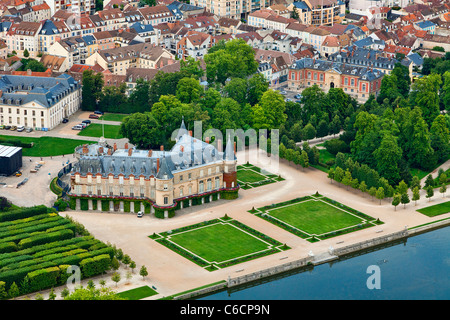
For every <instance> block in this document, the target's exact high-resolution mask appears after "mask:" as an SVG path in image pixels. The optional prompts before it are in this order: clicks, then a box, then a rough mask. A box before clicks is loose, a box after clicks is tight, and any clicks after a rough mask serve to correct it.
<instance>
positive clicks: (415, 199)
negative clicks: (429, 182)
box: [412, 186, 420, 205]
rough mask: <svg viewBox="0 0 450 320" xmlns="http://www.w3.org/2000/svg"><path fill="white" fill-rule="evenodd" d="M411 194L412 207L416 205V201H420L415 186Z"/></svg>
mask: <svg viewBox="0 0 450 320" xmlns="http://www.w3.org/2000/svg"><path fill="white" fill-rule="evenodd" d="M412 192H413V197H412V199H413V201H414V205H417V200H419V199H420V191H419V188H418V187H417V186H415V187H414V189H413V190H412Z"/></svg>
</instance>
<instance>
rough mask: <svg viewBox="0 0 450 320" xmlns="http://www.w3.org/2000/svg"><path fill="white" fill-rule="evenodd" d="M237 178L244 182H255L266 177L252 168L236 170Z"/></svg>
mask: <svg viewBox="0 0 450 320" xmlns="http://www.w3.org/2000/svg"><path fill="white" fill-rule="evenodd" d="M237 179H238V180H240V181H245V182H257V181H262V180H265V179H266V177H265V176H263V175H261V174H259V173H257V172H255V171H252V170H238V171H237Z"/></svg>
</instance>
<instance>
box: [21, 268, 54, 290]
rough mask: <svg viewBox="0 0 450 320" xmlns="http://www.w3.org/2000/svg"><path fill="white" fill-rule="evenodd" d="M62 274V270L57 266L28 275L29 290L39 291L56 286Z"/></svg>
mask: <svg viewBox="0 0 450 320" xmlns="http://www.w3.org/2000/svg"><path fill="white" fill-rule="evenodd" d="M60 273H61V270H60V269H59V268H58V267H56V266H55V267H49V268H45V269H39V270H35V271H32V272H30V273H28V274H27V277H28V280H29V289H30V290H31V291H39V290H43V289H48V288H51V287H54V286H56V285H57V284H58V277H59V275H60Z"/></svg>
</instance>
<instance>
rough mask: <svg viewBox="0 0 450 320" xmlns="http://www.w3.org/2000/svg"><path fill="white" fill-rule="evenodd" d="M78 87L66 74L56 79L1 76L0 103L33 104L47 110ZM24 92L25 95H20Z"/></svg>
mask: <svg viewBox="0 0 450 320" xmlns="http://www.w3.org/2000/svg"><path fill="white" fill-rule="evenodd" d="M79 87H80V84H79V83H78V82H77V81H75V80H74V79H73V78H72V77H71V76H69V75H67V74H61V75H60V76H58V77H56V78H51V77H33V76H26V77H23V76H14V75H1V76H0V90H1V91H2V96H1V98H0V103H1V104H11V105H23V104H26V103H29V102H35V103H38V104H40V105H42V106H43V107H46V108H49V107H51V106H52V105H54V104H55V103H57V102H58V101H59V100H60V99H61V98H63V97H64V96H65V95H66V94H68V93H71V92H73V91H74V90H75V89H78V88H79ZM24 91H26V93H22V92H24ZM8 102H9V103H8Z"/></svg>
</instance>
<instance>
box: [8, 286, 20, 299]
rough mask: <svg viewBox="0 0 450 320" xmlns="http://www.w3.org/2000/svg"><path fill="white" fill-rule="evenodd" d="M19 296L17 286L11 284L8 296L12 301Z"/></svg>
mask: <svg viewBox="0 0 450 320" xmlns="http://www.w3.org/2000/svg"><path fill="white" fill-rule="evenodd" d="M19 294H20V291H19V287H18V286H17V284H16V283H15V282H13V283H12V284H11V286H10V287H9V290H8V296H9V297H10V298H12V299H14V298H15V297H18V296H19Z"/></svg>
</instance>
